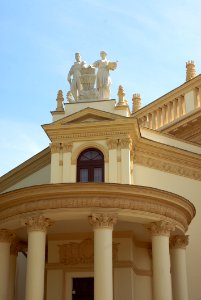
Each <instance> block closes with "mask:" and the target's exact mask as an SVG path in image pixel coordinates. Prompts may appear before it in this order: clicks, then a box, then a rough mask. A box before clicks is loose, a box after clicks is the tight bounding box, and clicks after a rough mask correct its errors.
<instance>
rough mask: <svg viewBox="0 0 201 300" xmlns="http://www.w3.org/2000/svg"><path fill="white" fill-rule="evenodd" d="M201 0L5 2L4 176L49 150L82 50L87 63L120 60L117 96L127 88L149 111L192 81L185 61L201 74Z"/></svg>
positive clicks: (1, 75) (0, 151)
mask: <svg viewBox="0 0 201 300" xmlns="http://www.w3.org/2000/svg"><path fill="white" fill-rule="evenodd" d="M200 12H201V2H200V0H182V1H180V0H177V1H175V0H169V1H162V0H142V1H135V0H124V1H119V0H110V1H109V0H107V1H106V0H99V1H97V0H80V1H77V0H65V1H64V0H57V1H54V0H48V1H47V0H32V1H31V0H30V1H27V0H26V1H25V0H24V1H23V0H18V1H16V0H10V1H9V0H8V1H2V0H1V10H0V38H1V47H0V66H1V68H0V70H1V71H0V93H1V109H0V128H1V134H0V175H3V174H4V173H6V172H8V171H9V170H11V169H12V168H14V167H16V166H17V165H18V164H20V163H22V162H23V161H24V160H26V159H28V158H29V157H31V156H32V155H34V154H36V153H37V152H39V151H40V150H42V149H44V148H45V147H47V146H48V144H49V140H48V138H47V137H46V135H45V133H44V132H43V130H42V128H41V127H40V125H41V124H44V123H49V122H51V115H50V111H52V110H54V109H55V107H56V102H55V99H56V95H57V91H58V90H59V89H62V90H63V92H64V95H66V93H67V91H68V90H69V85H68V83H67V82H66V76H67V73H68V71H69V69H70V66H71V65H72V64H73V62H74V53H75V52H80V53H81V56H82V58H83V59H84V60H85V61H86V62H87V63H89V64H90V63H92V62H94V61H95V60H97V59H98V58H99V52H100V50H105V51H106V52H107V53H108V59H110V60H114V61H116V60H118V61H119V63H118V68H117V69H116V70H115V71H114V72H111V77H112V82H113V85H112V98H116V97H117V96H116V94H117V91H118V86H119V85H120V84H121V85H123V87H124V89H125V93H126V99H127V100H128V101H129V103H130V107H131V99H132V94H133V93H136V92H137V93H140V94H141V97H142V105H143V106H144V105H146V104H147V103H149V102H151V101H153V100H154V99H156V98H158V97H160V96H162V95H163V94H165V93H166V92H168V91H170V90H171V89H173V88H175V87H177V86H178V85H180V84H182V83H183V82H184V81H185V62H186V61H187V60H191V59H193V60H195V63H196V70H197V74H199V73H200V69H201V31H200V28H201V18H200Z"/></svg>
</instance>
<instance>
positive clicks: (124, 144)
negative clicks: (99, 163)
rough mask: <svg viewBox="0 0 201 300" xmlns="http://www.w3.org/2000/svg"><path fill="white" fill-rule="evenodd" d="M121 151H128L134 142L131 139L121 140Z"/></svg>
mask: <svg viewBox="0 0 201 300" xmlns="http://www.w3.org/2000/svg"><path fill="white" fill-rule="evenodd" d="M120 145H121V149H128V148H130V150H131V147H132V140H131V139H130V138H124V139H121V140H120Z"/></svg>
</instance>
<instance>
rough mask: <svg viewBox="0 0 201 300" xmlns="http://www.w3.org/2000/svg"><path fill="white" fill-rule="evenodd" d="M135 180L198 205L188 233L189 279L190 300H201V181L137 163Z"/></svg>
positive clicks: (139, 183) (137, 183)
mask: <svg viewBox="0 0 201 300" xmlns="http://www.w3.org/2000/svg"><path fill="white" fill-rule="evenodd" d="M134 182H135V184H136V185H143V186H150V187H154V188H158V189H162V190H166V191H169V192H172V193H176V194H178V195H181V196H183V197H185V198H186V199H188V200H189V201H191V202H192V203H193V204H194V205H195V207H196V216H195V218H194V219H193V221H192V223H191V225H190V227H189V230H188V232H187V234H189V235H190V243H189V245H188V247H187V269H188V281H189V296H190V297H189V300H200V295H201V284H200V278H201V234H200V230H201V182H200V181H196V180H193V179H189V178H186V177H181V176H177V175H174V174H170V173H165V172H162V171H159V170H155V169H151V168H147V167H143V166H140V165H135V168H134Z"/></svg>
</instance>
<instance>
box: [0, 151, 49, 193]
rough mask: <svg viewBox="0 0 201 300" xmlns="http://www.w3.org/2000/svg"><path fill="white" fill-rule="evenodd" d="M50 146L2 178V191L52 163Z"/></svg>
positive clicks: (0, 179) (0, 187) (0, 184)
mask: <svg viewBox="0 0 201 300" xmlns="http://www.w3.org/2000/svg"><path fill="white" fill-rule="evenodd" d="M50 161H51V153H50V148H49V147H48V148H46V149H44V150H42V151H41V152H39V153H38V154H36V155H34V156H33V157H31V158H30V159H28V160H26V161H25V162H24V163H22V164H21V165H19V166H18V167H16V168H14V169H13V170H11V171H10V172H8V173H6V174H5V175H3V176H1V178H0V193H1V192H3V191H4V190H6V189H8V188H9V187H11V186H12V185H14V184H16V183H18V182H19V181H21V180H23V179H24V178H26V177H27V176H29V175H31V174H33V173H34V172H37V171H39V170H40V169H42V168H43V167H45V166H47V165H48V164H50Z"/></svg>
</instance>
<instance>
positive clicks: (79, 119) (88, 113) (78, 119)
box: [52, 108, 126, 126]
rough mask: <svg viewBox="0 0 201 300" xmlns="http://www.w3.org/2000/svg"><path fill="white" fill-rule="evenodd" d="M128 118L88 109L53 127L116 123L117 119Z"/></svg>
mask: <svg viewBox="0 0 201 300" xmlns="http://www.w3.org/2000/svg"><path fill="white" fill-rule="evenodd" d="M125 118H126V117H123V116H120V115H116V114H113V113H109V112H105V111H101V110H97V109H93V108H86V109H83V110H81V111H79V112H77V113H74V114H72V115H70V116H66V117H64V118H62V119H60V120H58V121H56V122H54V123H52V125H57V126H58V125H61V126H65V125H71V124H80V123H94V122H105V121H106V122H107V121H114V120H116V119H125Z"/></svg>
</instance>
